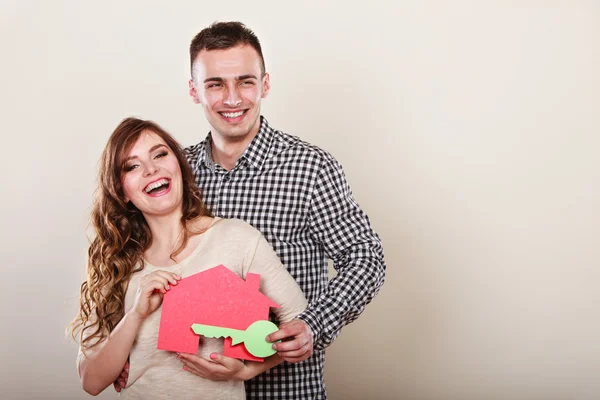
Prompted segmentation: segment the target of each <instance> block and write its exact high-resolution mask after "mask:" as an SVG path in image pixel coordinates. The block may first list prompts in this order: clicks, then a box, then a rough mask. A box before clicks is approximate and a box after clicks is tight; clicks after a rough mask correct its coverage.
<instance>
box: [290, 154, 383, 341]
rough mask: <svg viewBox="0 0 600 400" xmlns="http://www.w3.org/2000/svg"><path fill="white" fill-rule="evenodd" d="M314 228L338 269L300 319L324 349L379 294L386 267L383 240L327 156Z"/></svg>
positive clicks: (317, 191) (317, 193) (312, 212)
mask: <svg viewBox="0 0 600 400" xmlns="http://www.w3.org/2000/svg"><path fill="white" fill-rule="evenodd" d="M310 228H311V234H312V235H313V237H314V239H315V240H317V241H318V242H320V243H321V244H322V245H323V247H324V249H325V252H326V254H327V255H328V257H329V258H331V259H332V260H333V263H334V264H333V265H334V268H335V270H336V271H337V275H336V276H335V277H334V278H333V279H331V280H330V281H329V284H328V285H327V288H326V290H325V291H323V292H322V293H321V294H320V295H319V297H318V299H317V300H316V301H314V302H312V303H311V304H309V306H308V308H307V309H306V311H304V312H303V313H301V314H300V315H299V316H298V318H299V319H301V320H303V321H305V322H306V323H307V324H308V325H309V327H310V329H311V330H312V333H313V336H314V337H313V340H314V348H315V349H318V350H322V349H324V348H326V347H327V346H329V345H330V344H331V343H332V342H333V340H334V339H335V338H336V337H337V336H338V335H339V334H340V331H341V329H342V328H343V327H344V326H345V325H347V324H349V323H351V322H352V321H354V320H355V319H356V318H358V316H359V315H360V314H361V313H362V311H363V310H364V308H365V306H366V305H367V304H368V303H369V302H370V301H371V300H372V299H373V298H374V297H375V295H377V293H378V292H379V290H380V288H381V286H382V285H383V282H384V280H385V268H386V267H385V261H384V256H383V246H382V243H381V240H380V238H379V236H378V235H377V234H376V233H375V232H374V231H373V229H372V228H371V225H370V223H369V219H368V217H367V215H366V214H365V213H364V212H363V211H362V210H361V208H360V207H359V205H358V204H357V202H356V201H355V200H354V197H353V196H352V191H351V190H350V187H349V185H348V183H347V181H346V178H345V176H344V172H343V169H342V166H341V165H340V164H339V163H338V162H337V161H336V160H335V159H334V158H333V157H332V156H331V155H329V154H328V153H326V158H325V159H324V164H323V166H322V168H321V169H320V171H319V176H318V178H317V181H316V184H315V187H314V192H313V198H312V202H311V208H310Z"/></svg>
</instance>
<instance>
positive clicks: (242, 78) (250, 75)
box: [204, 74, 258, 83]
mask: <svg viewBox="0 0 600 400" xmlns="http://www.w3.org/2000/svg"><path fill="white" fill-rule="evenodd" d="M244 79H256V80H258V78H257V77H256V75H253V74H246V75H240V76H238V77H236V78H235V80H236V81H243V80H244ZM206 82H225V79H223V78H220V77H214V78H206V79H205V80H204V83H206Z"/></svg>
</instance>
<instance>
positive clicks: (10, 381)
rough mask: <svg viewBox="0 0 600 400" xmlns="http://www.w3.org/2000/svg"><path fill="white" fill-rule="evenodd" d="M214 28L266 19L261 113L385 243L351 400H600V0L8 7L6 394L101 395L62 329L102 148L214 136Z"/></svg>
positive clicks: (2, 107)
mask: <svg viewBox="0 0 600 400" xmlns="http://www.w3.org/2000/svg"><path fill="white" fill-rule="evenodd" d="M216 20H220V21H224V20H241V21H243V22H245V23H246V24H247V25H248V26H249V27H250V28H252V29H254V30H255V32H256V33H257V34H258V36H259V38H260V39H261V41H262V44H263V47H264V55H265V58H266V66H267V70H268V71H269V72H270V73H271V84H272V90H271V93H270V95H269V97H268V98H267V99H266V100H264V101H263V115H265V116H266V117H267V118H268V120H269V122H270V123H271V124H272V125H273V126H275V127H277V128H279V129H282V130H284V131H286V132H289V133H291V134H294V135H298V136H300V137H301V138H302V139H304V140H307V141H309V142H312V143H314V144H316V145H319V146H321V147H323V148H324V149H326V150H328V151H330V152H331V153H333V154H334V155H335V156H336V157H337V159H338V160H339V161H340V162H341V163H342V164H343V166H344V168H345V172H346V175H347V179H348V181H349V182H350V185H351V187H352V189H353V193H354V195H355V197H356V199H357V200H358V202H359V203H360V205H361V206H362V207H363V208H364V210H365V211H366V212H367V213H368V214H369V216H370V219H371V222H372V224H373V226H374V228H375V229H376V231H377V232H378V233H379V234H380V236H381V238H382V240H383V242H384V248H385V256H386V261H387V267H388V275H387V282H386V284H385V285H384V287H383V289H382V291H381V293H380V295H379V296H378V297H377V298H376V299H375V300H374V301H373V303H372V304H371V305H369V306H368V307H367V309H366V311H365V312H364V314H363V315H362V316H361V317H360V318H359V319H358V320H357V321H356V322H355V323H353V324H351V325H349V326H348V327H346V328H345V329H344V330H343V332H342V335H341V336H340V337H339V338H338V340H337V341H336V342H335V343H334V344H333V345H332V346H331V347H330V348H329V349H328V352H327V357H326V359H327V362H326V384H327V387H328V390H329V397H330V398H331V399H333V400H342V399H350V400H353V399H359V400H360V399H378V400H379V399H382V400H386V399H409V400H412V399H415V400H421V399H422V400H430V399H431V400H471V399H473V400H494V399H498V400H512V399H514V400H534V399H535V400H571V399H573V400H594V399H598V398H600V379H598V373H599V371H600V315H599V314H600V313H599V311H598V309H599V308H598V305H599V304H600V290H599V289H600V262H599V260H600V246H599V243H598V242H599V237H600V212H599V209H598V205H599V200H600V187H599V181H600V167H599V164H598V156H597V155H598V152H599V149H600V136H599V133H600V132H599V130H600V74H599V73H598V71H600V3H599V2H598V1H591V0H590V1H576V0H570V1H567V0H565V1H558V0H557V1H552V0H549V1H541V0H540V1H534V0H522V1H509V0H497V1H476V0H457V1H452V2H450V1H441V0H440V1H434V0H398V1H377V0H371V1H341V0H340V1H302V2H286V1H255V2H245V1H238V0H231V1H228V2H208V1H175V0H172V1H168V2H167V1H164V2H160V1H142V0H131V1H127V0H122V1H112V0H111V1H102V2H89V1H75V0H72V1H66V0H65V1H42V0H37V1H35V0H18V1H17V0H14V1H7V0H1V1H0V57H1V63H0V113H1V119H0V127H1V139H2V140H1V142H0V143H1V150H2V152H1V156H0V163H1V165H0V167H1V168H0V174H1V176H2V195H1V199H2V200H1V201H2V203H1V204H2V213H1V218H2V220H1V224H0V234H1V254H0V256H1V257H0V260H1V261H0V262H1V265H2V283H1V286H2V289H1V290H0V296H1V299H0V313H1V314H0V326H1V328H0V330H1V331H0V332H1V340H0V351H1V356H0V398H2V399H40V398H44V399H84V398H87V397H88V395H87V394H85V393H84V392H83V391H82V390H81V388H80V383H79V381H78V378H77V373H76V369H75V356H76V352H77V346H76V344H75V343H73V342H72V341H70V340H69V339H67V338H66V337H65V333H64V329H65V326H66V325H67V323H68V322H69V321H70V320H71V318H72V317H73V316H74V315H75V312H76V309H77V295H78V288H79V285H80V284H81V282H82V281H83V279H84V264H85V252H86V248H87V239H86V228H87V222H88V213H89V209H90V205H91V200H92V193H93V190H94V186H95V178H96V171H97V162H98V158H99V156H100V153H101V151H102V148H103V146H104V144H105V143H106V140H107V138H108V136H109V135H110V133H111V132H112V130H113V129H114V128H115V127H116V125H117V124H118V123H119V121H120V120H121V119H122V118H124V117H126V116H138V117H142V118H148V119H153V120H155V121H156V122H158V123H159V124H161V125H162V126H164V127H165V128H166V129H167V130H168V131H170V132H172V133H173V134H174V135H175V136H176V137H177V138H178V139H179V140H180V141H181V143H183V144H184V145H190V144H193V143H197V142H199V141H200V140H202V139H203V138H204V137H205V136H206V134H207V133H208V130H209V127H208V125H207V123H206V121H205V119H204V115H203V112H202V109H201V107H200V106H197V105H194V104H193V103H192V101H191V99H190V98H189V97H188V94H187V80H188V78H189V60H188V45H189V42H190V40H191V38H192V37H193V36H194V35H195V34H196V33H197V32H198V31H200V30H201V29H202V28H204V27H205V26H207V25H208V24H210V23H212V22H214V21H216ZM100 397H101V398H105V399H113V398H116V394H115V392H114V391H113V390H112V389H108V390H106V391H105V392H104V393H103V394H102V395H101V396H100Z"/></svg>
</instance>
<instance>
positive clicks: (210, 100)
mask: <svg viewBox="0 0 600 400" xmlns="http://www.w3.org/2000/svg"><path fill="white" fill-rule="evenodd" d="M221 93H222V92H219V91H210V92H204V94H203V95H202V103H203V104H204V105H205V107H208V108H211V107H212V106H214V105H215V104H217V103H218V102H219V101H220V100H221Z"/></svg>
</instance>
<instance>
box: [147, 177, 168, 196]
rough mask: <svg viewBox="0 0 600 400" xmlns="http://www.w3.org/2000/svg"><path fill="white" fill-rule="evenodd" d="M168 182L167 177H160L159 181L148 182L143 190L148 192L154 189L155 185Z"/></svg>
mask: <svg viewBox="0 0 600 400" xmlns="http://www.w3.org/2000/svg"><path fill="white" fill-rule="evenodd" d="M168 183H169V180H168V179H161V180H159V181H156V182H152V183H151V184H149V185H148V186H146V188H145V189H144V191H145V192H146V193H150V191H151V190H152V189H156V188H157V187H159V186H162V185H167V184H168Z"/></svg>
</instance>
